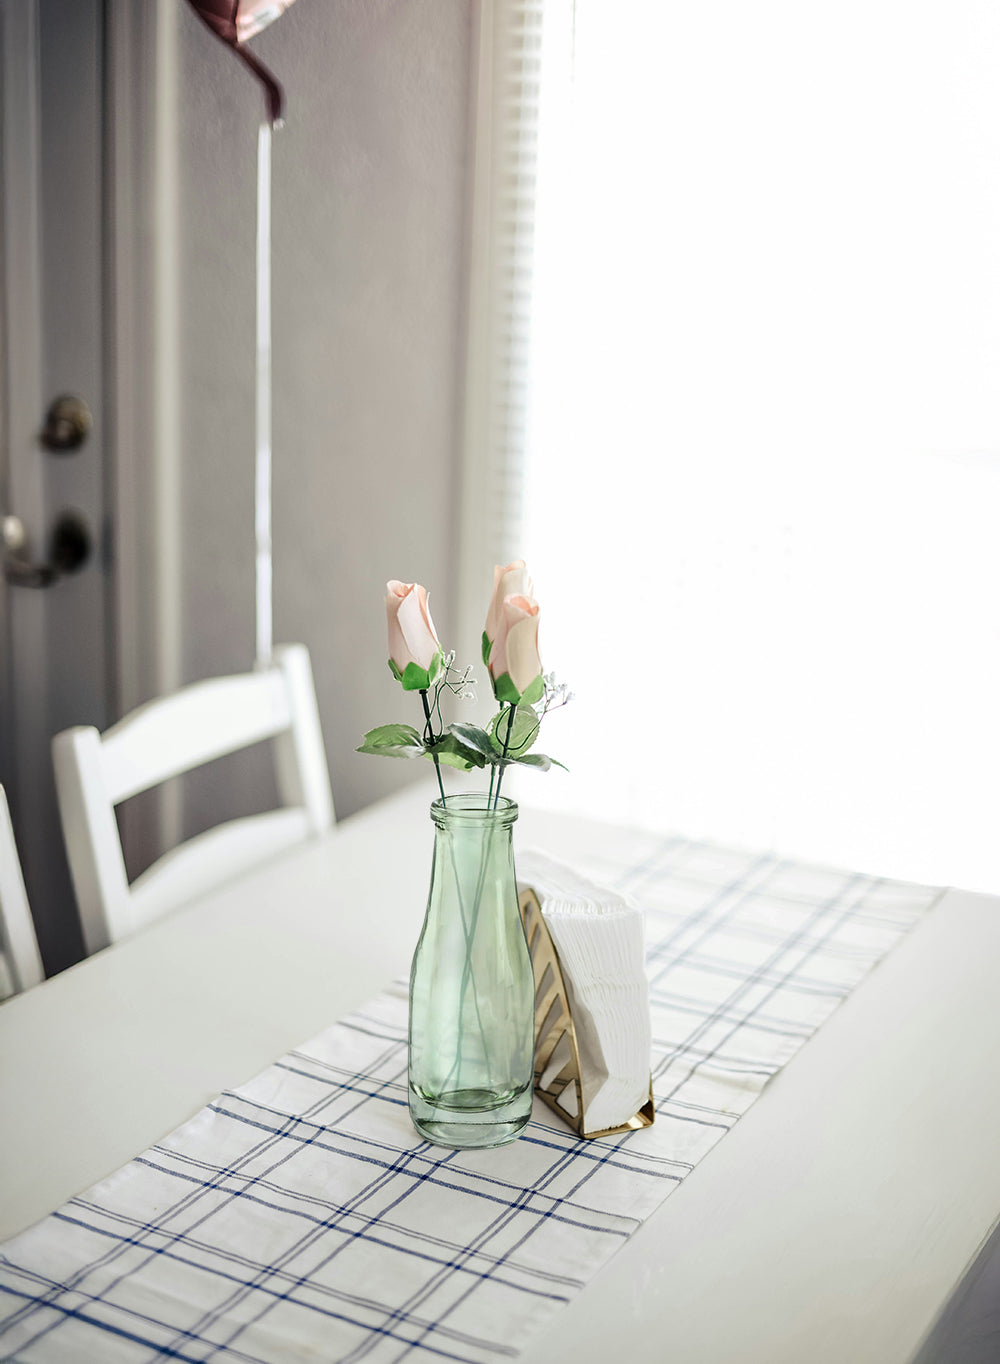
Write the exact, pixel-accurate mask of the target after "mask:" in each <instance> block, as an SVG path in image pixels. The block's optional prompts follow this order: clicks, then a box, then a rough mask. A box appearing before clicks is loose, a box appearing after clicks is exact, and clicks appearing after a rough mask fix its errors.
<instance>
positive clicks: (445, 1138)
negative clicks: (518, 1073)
mask: <svg viewBox="0 0 1000 1364" xmlns="http://www.w3.org/2000/svg"><path fill="white" fill-rule="evenodd" d="M410 1117H411V1118H412V1119H413V1125H414V1127H415V1128H416V1129H417V1131H418V1132H419V1133H420V1135H421V1136H422V1137H424V1138H426V1140H427V1141H429V1142H433V1144H434V1145H435V1146H448V1147H451V1148H452V1149H455V1150H459V1149H465V1148H479V1149H482V1148H484V1147H489V1146H505V1145H506V1144H507V1143H508V1142H510V1141H514V1140H515V1139H516V1138H517V1137H519V1136H520V1135H521V1133H522V1132H523V1131H524V1129H525V1127H527V1125H528V1119H529V1118H530V1117H531V1088H530V1086H529V1088H528V1089H526V1090H522V1091H521V1092H520V1093H518V1094H515V1095H513V1096H511V1095H510V1094H509V1093H508V1094H506V1095H498V1094H496V1093H494V1092H492V1091H490V1090H487V1089H457V1090H452V1091H451V1092H450V1093H447V1094H442V1095H440V1096H439V1098H437V1099H436V1100H430V1099H425V1098H424V1097H423V1096H422V1095H421V1094H419V1093H417V1092H416V1091H415V1090H414V1089H412V1088H411V1089H410Z"/></svg>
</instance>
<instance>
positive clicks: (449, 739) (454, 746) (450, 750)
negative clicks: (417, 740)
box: [427, 734, 486, 772]
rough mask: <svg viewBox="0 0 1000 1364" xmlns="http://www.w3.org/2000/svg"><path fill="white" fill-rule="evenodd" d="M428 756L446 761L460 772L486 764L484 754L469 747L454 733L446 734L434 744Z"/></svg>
mask: <svg viewBox="0 0 1000 1364" xmlns="http://www.w3.org/2000/svg"><path fill="white" fill-rule="evenodd" d="M427 757H428V758H432V759H433V758H437V760H438V762H442V763H446V764H447V765H448V766H449V767H457V768H458V770H459V771H460V772H469V771H471V770H472V768H473V767H485V766H486V759H485V758H484V757H483V755H482V754H481V753H477V752H476V750H475V749H472V748H469V747H468V746H467V745H466V744H464V743H463V742H462V740H461V739H459V738H458V737H457V736H456V735H454V734H445V735H444V736H443V737H442V738H440V739H438V741H437V743H435V744H432V745H431V746H430V748H429V749H428V750H427Z"/></svg>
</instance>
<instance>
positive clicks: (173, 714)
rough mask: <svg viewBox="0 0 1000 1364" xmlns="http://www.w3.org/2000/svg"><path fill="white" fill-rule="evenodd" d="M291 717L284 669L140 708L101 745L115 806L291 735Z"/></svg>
mask: <svg viewBox="0 0 1000 1364" xmlns="http://www.w3.org/2000/svg"><path fill="white" fill-rule="evenodd" d="M290 724H291V710H290V707H289V700H288V692H287V688H286V685H285V679H284V677H283V676H282V674H281V672H280V671H279V670H278V669H268V670H267V671H263V672H259V673H246V674H241V675H239V676H237V677H213V678H211V679H209V680H208V681H207V682H196V683H194V684H193V685H192V686H190V687H185V688H184V689H183V690H182V691H179V692H176V693H175V694H174V695H173V696H165V697H162V698H160V699H158V700H156V701H151V702H149V703H148V704H147V705H145V706H140V707H139V708H138V709H137V710H134V711H133V712H132V713H131V715H127V716H126V717H125V719H124V720H121V721H119V723H118V724H117V725H114V726H113V727H112V728H111V729H109V730H107V731H105V733H104V735H103V736H102V738H101V764H102V768H103V773H104V785H105V789H106V791H107V793H108V797H109V799H110V800H111V801H112V802H113V803H114V804H115V805H117V804H118V803H119V802H120V801H123V800H127V799H128V797H129V796H134V795H137V794H138V793H139V792H140V791H146V790H148V789H149V788H150V787H151V786H159V784H160V782H163V781H166V780H167V779H168V778H169V777H176V776H177V775H179V773H181V772H188V771H190V770H191V768H193V767H200V766H201V765H202V764H203V763H206V762H211V761H212V760H213V759H214V758H221V757H224V756H225V755H226V754H227V753H235V752H236V751H237V750H238V749H240V748H247V747H249V746H250V744H254V743H258V742H259V741H260V740H262V739H271V738H273V737H274V736H275V735H276V734H281V733H282V732H283V731H284V730H287V729H288V727H289V725H290Z"/></svg>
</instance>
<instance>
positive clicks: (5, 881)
mask: <svg viewBox="0 0 1000 1364" xmlns="http://www.w3.org/2000/svg"><path fill="white" fill-rule="evenodd" d="M44 975H45V972H44V971H43V970H42V959H41V957H40V956H39V954H38V940H37V939H36V937H35V925H34V922H33V920H32V918H31V910H30V909H29V908H28V897H27V895H26V894H25V890H24V878H23V876H22V875H21V863H20V860H19V858H18V856H17V846H16V845H15V843H14V830H13V828H12V827H11V823H10V809H9V808H8V805H7V795H6V792H5V791H4V789H3V787H2V786H0V999H7V998H9V996H10V995H16V994H17V993H18V992H19V991H20V990H27V989H28V988H29V987H30V986H32V985H37V984H39V982H40V981H41V980H42V979H43V977H44Z"/></svg>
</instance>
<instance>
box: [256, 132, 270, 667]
mask: <svg viewBox="0 0 1000 1364" xmlns="http://www.w3.org/2000/svg"><path fill="white" fill-rule="evenodd" d="M255 399H256V407H255V418H256V442H257V448H256V460H255V469H254V475H255V477H254V530H255V542H256V622H257V650H256V657H257V666H258V667H267V666H268V665H269V664H270V662H271V653H272V647H273V643H274V621H273V601H272V596H273V591H272V566H271V124H270V122H269V120H268V119H267V117H265V118H264V119H263V120H262V121H261V125H260V134H259V137H258V139H257V372H256V385H255Z"/></svg>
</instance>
